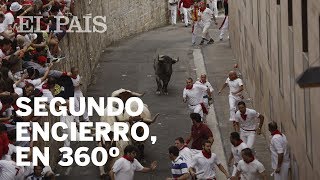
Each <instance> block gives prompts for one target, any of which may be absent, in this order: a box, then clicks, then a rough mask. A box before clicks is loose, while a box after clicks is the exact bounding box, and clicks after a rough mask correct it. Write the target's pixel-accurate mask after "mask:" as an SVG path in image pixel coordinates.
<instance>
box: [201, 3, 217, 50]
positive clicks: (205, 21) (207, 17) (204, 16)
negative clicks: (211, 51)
mask: <svg viewBox="0 0 320 180" xmlns="http://www.w3.org/2000/svg"><path fill="white" fill-rule="evenodd" d="M206 6H207V5H206V3H205V2H200V5H199V9H200V12H199V16H200V19H201V21H200V22H199V23H200V26H201V27H202V40H201V42H200V45H202V44H203V43H204V41H208V44H212V43H214V40H213V39H212V38H211V36H210V34H209V28H210V26H211V22H212V20H211V19H212V18H213V20H214V22H215V24H218V23H217V21H216V18H215V16H214V15H213V12H212V11H211V10H210V9H209V8H207V7H206Z"/></svg>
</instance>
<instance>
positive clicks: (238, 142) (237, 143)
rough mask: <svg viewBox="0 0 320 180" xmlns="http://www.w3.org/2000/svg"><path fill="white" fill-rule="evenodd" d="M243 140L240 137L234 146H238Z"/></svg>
mask: <svg viewBox="0 0 320 180" xmlns="http://www.w3.org/2000/svg"><path fill="white" fill-rule="evenodd" d="M242 142H243V141H242V140H241V139H240V140H239V141H237V142H236V143H235V144H234V145H233V146H234V147H237V146H239V145H240V144H241V143H242Z"/></svg>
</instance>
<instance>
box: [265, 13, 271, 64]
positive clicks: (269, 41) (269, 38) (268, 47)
mask: <svg viewBox="0 0 320 180" xmlns="http://www.w3.org/2000/svg"><path fill="white" fill-rule="evenodd" d="M266 17H267V55H268V64H269V67H270V68H271V57H270V56H271V30H270V14H269V12H268V11H267V14H266Z"/></svg>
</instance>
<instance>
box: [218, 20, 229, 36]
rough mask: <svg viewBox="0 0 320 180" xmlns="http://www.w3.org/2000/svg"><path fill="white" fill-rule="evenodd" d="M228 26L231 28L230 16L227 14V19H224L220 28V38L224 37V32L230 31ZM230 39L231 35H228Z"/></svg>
mask: <svg viewBox="0 0 320 180" xmlns="http://www.w3.org/2000/svg"><path fill="white" fill-rule="evenodd" d="M228 28H229V17H228V16H226V17H225V20H224V23H223V25H222V27H221V29H220V36H219V37H220V39H223V36H224V34H225V33H226V32H227V31H228ZM228 39H229V35H228Z"/></svg>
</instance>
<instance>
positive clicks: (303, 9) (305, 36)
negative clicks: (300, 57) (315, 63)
mask: <svg viewBox="0 0 320 180" xmlns="http://www.w3.org/2000/svg"><path fill="white" fill-rule="evenodd" d="M301 16H302V51H303V52H308V1H306V0H301Z"/></svg>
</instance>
